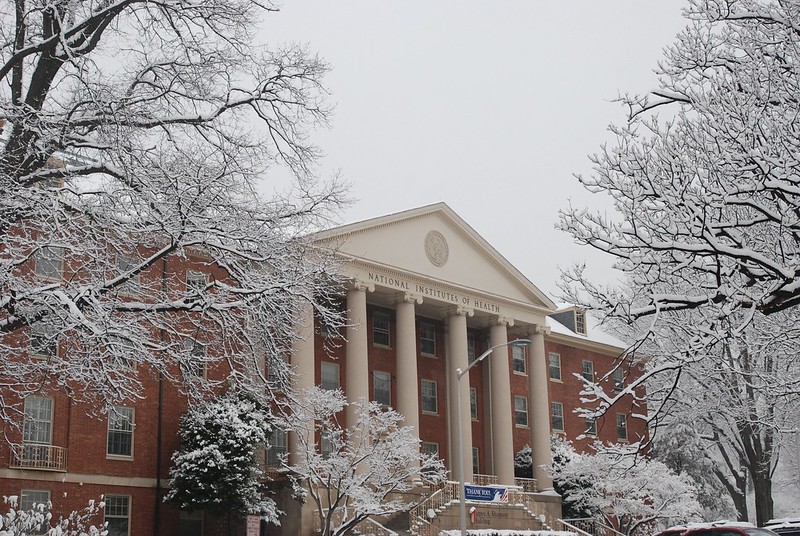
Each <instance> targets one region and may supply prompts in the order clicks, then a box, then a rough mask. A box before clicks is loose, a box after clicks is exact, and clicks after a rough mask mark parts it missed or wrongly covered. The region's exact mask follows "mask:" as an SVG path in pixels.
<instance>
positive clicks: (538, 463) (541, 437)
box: [528, 326, 553, 491]
mask: <svg viewBox="0 0 800 536" xmlns="http://www.w3.org/2000/svg"><path fill="white" fill-rule="evenodd" d="M548 333H550V329H549V328H547V327H546V326H536V329H534V331H533V332H531V334H530V335H529V337H530V340H531V342H532V344H531V359H530V372H529V375H528V397H529V398H530V404H531V406H532V407H531V459H532V464H533V478H535V479H536V484H537V486H538V488H539V491H553V479H552V478H551V477H550V474H549V473H548V472H547V471H546V470H545V469H544V467H547V466H550V465H552V464H553V456H552V453H551V452H550V397H549V396H548V394H547V383H548V380H547V354H546V353H545V350H544V336H545V334H548Z"/></svg>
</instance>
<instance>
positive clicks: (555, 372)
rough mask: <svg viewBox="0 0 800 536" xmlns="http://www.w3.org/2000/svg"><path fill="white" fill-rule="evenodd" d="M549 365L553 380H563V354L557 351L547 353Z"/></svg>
mask: <svg viewBox="0 0 800 536" xmlns="http://www.w3.org/2000/svg"><path fill="white" fill-rule="evenodd" d="M547 365H548V367H547V368H548V370H549V373H550V379H551V380H558V381H561V356H560V355H559V354H557V353H555V352H550V353H549V354H547Z"/></svg>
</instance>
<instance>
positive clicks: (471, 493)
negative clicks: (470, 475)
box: [464, 484, 508, 503]
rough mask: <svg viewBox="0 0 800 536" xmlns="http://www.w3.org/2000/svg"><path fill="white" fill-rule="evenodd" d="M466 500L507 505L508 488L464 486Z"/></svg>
mask: <svg viewBox="0 0 800 536" xmlns="http://www.w3.org/2000/svg"><path fill="white" fill-rule="evenodd" d="M464 498H465V499H466V500H468V501H481V502H500V503H507V502H508V488H498V487H496V486H471V485H469V484H464Z"/></svg>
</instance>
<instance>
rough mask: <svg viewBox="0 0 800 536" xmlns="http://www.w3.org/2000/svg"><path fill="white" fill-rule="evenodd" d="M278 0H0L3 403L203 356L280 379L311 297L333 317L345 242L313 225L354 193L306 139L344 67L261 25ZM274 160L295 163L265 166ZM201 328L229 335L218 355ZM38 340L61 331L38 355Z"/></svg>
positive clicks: (75, 392) (12, 417)
mask: <svg viewBox="0 0 800 536" xmlns="http://www.w3.org/2000/svg"><path fill="white" fill-rule="evenodd" d="M271 11H275V8H274V6H273V5H272V3H271V2H269V1H266V2H259V1H255V0H198V1H193V2H185V1H182V0H163V1H159V2H152V1H148V0H114V1H105V0H102V1H100V0H53V1H48V2H40V1H35V0H28V1H25V0H15V1H14V2H4V3H3V5H2V7H0V58H1V59H0V81H2V84H0V243H2V248H0V377H2V379H3V384H4V389H3V392H2V393H0V421H3V422H6V423H8V422H18V421H19V420H20V419H19V417H20V404H21V403H20V400H21V399H22V398H23V397H24V396H25V395H26V394H28V393H30V392H31V391H32V390H37V389H41V388H42V382H43V381H44V382H45V383H47V384H48V385H47V387H48V388H53V389H57V388H62V389H70V390H71V396H73V398H77V397H83V398H87V399H92V398H94V399H99V400H103V401H106V402H109V401H114V400H123V399H130V398H132V397H136V396H137V394H138V393H139V392H140V388H141V385H140V383H139V380H138V374H139V373H141V372H142V371H153V372H154V373H157V374H160V375H161V377H163V378H165V379H166V380H167V381H173V382H175V383H176V384H180V385H181V386H182V387H184V388H186V389H187V390H190V391H196V390H198V389H200V390H202V388H203V386H204V384H203V382H185V381H184V379H185V376H186V375H187V374H189V373H191V371H195V370H197V369H199V368H202V366H203V364H204V362H203V359H204V360H206V361H211V362H221V363H225V365H226V366H229V367H231V368H233V369H234V370H235V371H236V372H235V374H234V376H233V380H242V381H253V380H254V379H255V380H261V381H264V378H263V371H264V367H263V360H264V359H265V356H266V357H267V358H272V357H274V356H278V355H281V354H282V353H285V352H284V351H285V350H286V349H287V348H288V346H289V345H291V342H292V338H293V337H294V333H293V331H292V329H293V327H294V326H296V325H297V323H298V321H299V319H300V317H299V315H298V307H303V306H304V305H305V306H307V305H308V304H311V305H312V307H313V308H315V309H316V312H317V313H318V314H320V315H322V316H327V317H328V318H327V320H326V321H328V322H329V323H332V324H335V323H336V319H335V318H334V316H332V314H331V312H330V311H329V310H328V307H327V306H326V304H327V303H329V301H328V300H327V299H326V297H328V296H330V295H331V292H330V285H331V284H332V281H333V280H332V279H331V278H330V277H328V272H329V271H330V270H329V263H330V262H331V259H330V258H329V257H327V256H325V255H323V254H322V253H321V252H319V251H315V250H313V248H311V247H310V244H309V242H308V240H306V239H304V238H302V237H303V236H306V235H307V234H308V232H309V231H313V230H315V229H318V228H319V227H320V226H324V225H327V223H328V222H329V221H330V220H329V219H330V218H331V217H333V216H334V215H335V212H336V210H337V209H338V207H340V204H341V202H342V201H343V198H342V194H343V189H342V185H341V184H340V183H339V182H338V180H336V179H334V180H331V181H319V180H318V179H317V178H315V174H314V162H315V159H316V158H317V156H318V155H319V150H318V149H317V148H316V147H315V146H314V145H313V144H312V143H310V141H309V137H308V135H309V133H310V132H311V130H312V129H314V128H316V127H318V126H320V125H323V126H324V124H325V122H326V120H327V118H328V115H329V108H328V106H327V105H326V103H325V97H326V95H327V93H326V91H325V90H324V88H323V87H322V86H321V79H322V76H323V75H324V73H325V71H326V70H327V66H326V64H325V63H324V62H323V61H321V60H320V59H319V58H317V57H316V56H315V55H314V54H311V53H309V52H308V51H307V50H305V49H304V48H303V47H301V46H287V47H283V48H277V49H275V50H269V49H267V48H266V46H264V45H262V44H260V43H259V42H257V39H256V36H255V34H256V33H257V28H258V22H259V18H260V15H261V14H264V13H267V12H271ZM274 16H279V15H274ZM276 165H280V166H284V169H288V170H289V171H291V173H285V172H279V173H278V174H277V175H278V177H279V179H280V181H279V182H277V183H275V184H267V183H266V182H265V180H266V178H267V177H268V176H269V175H268V174H267V171H268V170H270V169H271V167H272V166H276ZM289 177H293V178H294V180H293V181H289V180H287V179H288V178H289ZM186 263H189V268H188V271H187V266H186ZM193 270H194V271H196V272H198V273H191V271H193ZM198 333H199V334H207V333H213V335H210V336H209V337H208V338H209V344H210V342H211V341H213V345H212V346H213V347H211V346H209V349H208V352H207V353H206V354H205V357H203V358H202V359H201V358H200V357H198V355H199V352H193V351H192V347H191V345H190V344H188V343H187V340H189V339H192V338H194V337H195V336H196V334H198ZM34 340H35V341H38V342H43V346H45V347H48V348H51V347H52V348H55V345H56V343H60V345H61V348H60V349H59V350H57V351H53V352H50V356H49V359H28V358H27V357H25V356H26V355H28V354H29V353H30V352H29V350H30V349H31V347H32V346H34V345H33V344H32V343H33V341H34ZM202 342H203V343H204V344H205V342H206V341H202ZM76 386H80V389H76V388H75V387H76Z"/></svg>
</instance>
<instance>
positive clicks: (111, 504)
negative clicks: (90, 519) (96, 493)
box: [104, 495, 131, 536]
mask: <svg viewBox="0 0 800 536" xmlns="http://www.w3.org/2000/svg"><path fill="white" fill-rule="evenodd" d="M105 500H106V509H105V515H104V517H105V521H106V523H108V525H107V526H106V530H108V536H129V534H130V532H129V531H130V521H131V498H130V497H129V496H127V495H106V497H105Z"/></svg>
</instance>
